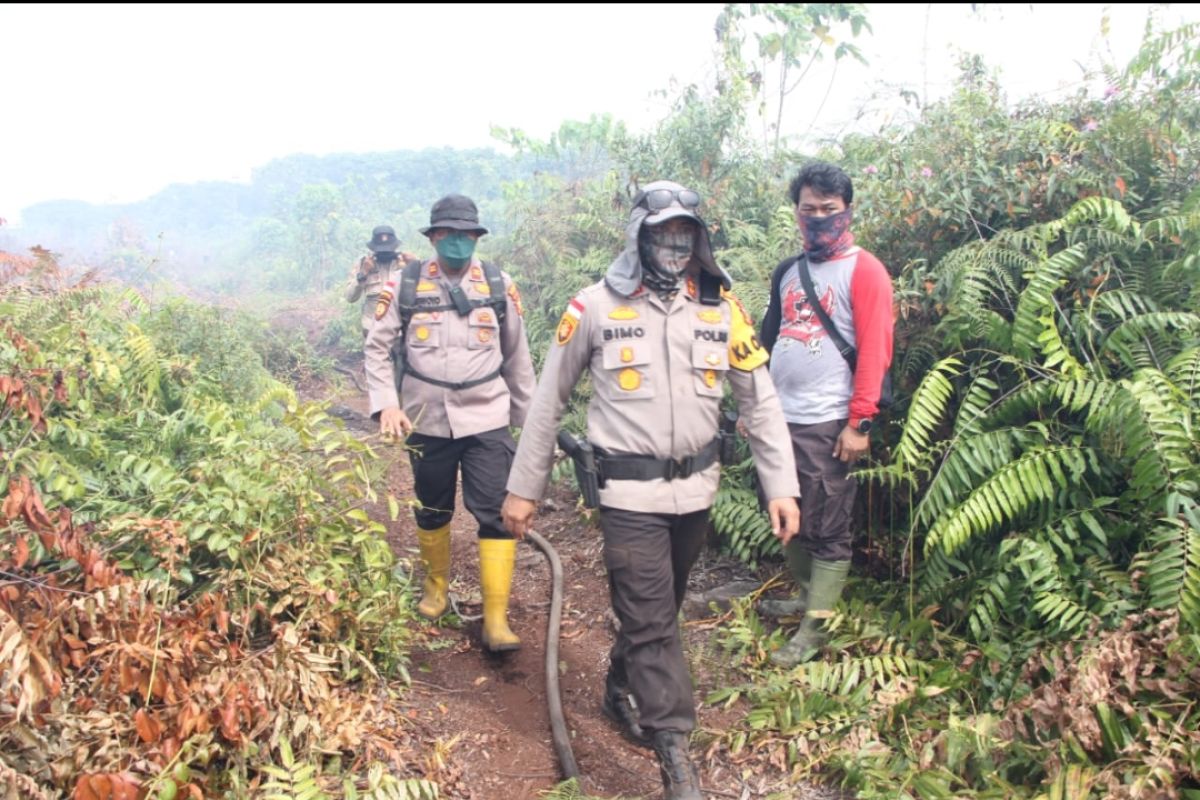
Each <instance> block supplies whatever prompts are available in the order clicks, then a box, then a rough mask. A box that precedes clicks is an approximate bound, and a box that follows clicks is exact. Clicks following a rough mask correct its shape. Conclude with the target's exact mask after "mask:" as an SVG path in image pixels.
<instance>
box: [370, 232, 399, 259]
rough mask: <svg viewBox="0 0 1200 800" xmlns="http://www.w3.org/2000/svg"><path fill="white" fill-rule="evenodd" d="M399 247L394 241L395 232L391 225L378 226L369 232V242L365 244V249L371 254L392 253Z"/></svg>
mask: <svg viewBox="0 0 1200 800" xmlns="http://www.w3.org/2000/svg"><path fill="white" fill-rule="evenodd" d="M399 246H400V245H399V243H398V242H397V241H396V232H395V231H394V230H392V226H391V225H380V226H379V227H378V228H376V229H375V230H373V231H371V241H369V242H367V249H368V250H370V251H371V252H373V253H378V252H381V251H382V252H385V253H394V252H396V248H397V247H399Z"/></svg>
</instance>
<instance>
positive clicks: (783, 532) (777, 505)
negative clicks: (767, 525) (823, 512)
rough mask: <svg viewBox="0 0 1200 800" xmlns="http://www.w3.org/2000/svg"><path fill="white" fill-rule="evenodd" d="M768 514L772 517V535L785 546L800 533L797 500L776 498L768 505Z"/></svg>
mask: <svg viewBox="0 0 1200 800" xmlns="http://www.w3.org/2000/svg"><path fill="white" fill-rule="evenodd" d="M767 513H768V514H769V515H770V516H771V533H773V534H775V536H776V538H778V539H779V541H781V542H783V544H785V545H786V544H787V543H788V542H789V541H791V539H792V537H793V536H795V535H796V534H797V533H799V532H800V507H799V506H798V505H796V498H794V497H776V498H775V499H774V500H771V501H770V502H769V503H767Z"/></svg>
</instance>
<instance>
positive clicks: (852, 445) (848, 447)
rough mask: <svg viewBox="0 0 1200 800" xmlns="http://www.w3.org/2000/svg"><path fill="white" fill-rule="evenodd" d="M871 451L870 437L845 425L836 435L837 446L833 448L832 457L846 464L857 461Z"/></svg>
mask: <svg viewBox="0 0 1200 800" xmlns="http://www.w3.org/2000/svg"><path fill="white" fill-rule="evenodd" d="M870 449H871V437H870V436H868V435H867V434H865V433H859V432H858V431H856V430H854V428H851V427H850V426H849V425H847V426H846V427H845V428H842V432H841V433H840V434H838V438H837V444H835V445H834V446H833V457H834V458H839V459H841V460H842V461H844V462H846V463H847V464H849V463H851V462H853V461H857V460H858V459H860V458H862V457H863V456H864V455H866V453H867V451H868V450H870Z"/></svg>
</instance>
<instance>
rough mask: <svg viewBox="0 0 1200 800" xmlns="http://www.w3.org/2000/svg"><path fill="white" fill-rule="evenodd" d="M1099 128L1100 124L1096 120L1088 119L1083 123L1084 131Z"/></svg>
mask: <svg viewBox="0 0 1200 800" xmlns="http://www.w3.org/2000/svg"><path fill="white" fill-rule="evenodd" d="M1099 127H1100V123H1099V122H1096V120H1094V119H1091V118H1090V117H1089V118H1088V121H1087V122H1085V123H1083V129H1084V130H1085V131H1094V130H1096V129H1098V128H1099Z"/></svg>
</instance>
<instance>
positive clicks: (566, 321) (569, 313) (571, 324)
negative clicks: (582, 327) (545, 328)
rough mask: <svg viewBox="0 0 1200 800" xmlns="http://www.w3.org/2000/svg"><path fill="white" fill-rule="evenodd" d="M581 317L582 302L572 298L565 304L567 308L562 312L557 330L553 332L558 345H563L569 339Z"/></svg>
mask: <svg viewBox="0 0 1200 800" xmlns="http://www.w3.org/2000/svg"><path fill="white" fill-rule="evenodd" d="M581 319H583V303H581V302H579V298H578V297H576V298H572V300H571V302H570V303H569V304H568V305H567V310H566V311H564V312H563V315H562V319H560V320H559V321H558V331H557V333H556V334H555V340H556V341H557V342H558V343H559V345H560V346H561V345H564V344H566V343H567V342H569V341H571V337H572V336H574V335H575V330H576V329H577V328H578V327H579V320H581Z"/></svg>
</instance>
